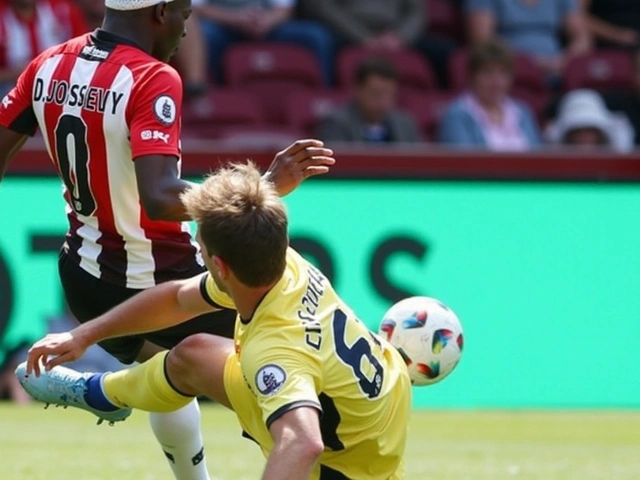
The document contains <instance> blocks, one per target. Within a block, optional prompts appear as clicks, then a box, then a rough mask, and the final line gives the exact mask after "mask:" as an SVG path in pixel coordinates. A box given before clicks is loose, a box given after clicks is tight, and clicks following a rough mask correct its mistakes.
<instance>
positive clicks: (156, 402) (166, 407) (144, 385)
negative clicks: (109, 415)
mask: <svg viewBox="0 0 640 480" xmlns="http://www.w3.org/2000/svg"><path fill="white" fill-rule="evenodd" d="M167 353H168V352H161V353H158V354H156V355H155V356H154V357H152V358H151V359H150V360H147V361H146V362H144V363H141V364H140V365H137V366H135V367H132V368H127V369H126V370H121V371H119V372H115V373H108V374H106V375H104V377H103V380H102V382H103V383H102V384H103V390H104V393H105V396H106V397H107V398H108V399H109V401H110V402H111V403H112V404H113V405H117V406H118V407H120V408H137V409H138V410H145V411H147V412H156V413H164V412H173V411H175V410H178V409H180V408H182V407H184V406H186V405H188V404H189V403H191V401H192V400H193V397H187V396H185V395H183V394H181V393H178V392H177V391H176V390H175V389H174V388H173V387H172V386H171V384H170V383H169V380H167V376H166V374H165V369H164V361H165V358H166V356H167Z"/></svg>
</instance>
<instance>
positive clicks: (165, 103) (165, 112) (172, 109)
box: [153, 95, 177, 127]
mask: <svg viewBox="0 0 640 480" xmlns="http://www.w3.org/2000/svg"><path fill="white" fill-rule="evenodd" d="M153 113H154V114H155V115H156V118H157V119H158V121H159V122H160V123H161V124H162V125H164V126H166V127H168V126H169V125H173V122H175V121H176V115H177V108H176V102H174V101H173V98H171V97H170V96H169V95H160V96H159V97H158V98H156V101H155V102H154V103H153Z"/></svg>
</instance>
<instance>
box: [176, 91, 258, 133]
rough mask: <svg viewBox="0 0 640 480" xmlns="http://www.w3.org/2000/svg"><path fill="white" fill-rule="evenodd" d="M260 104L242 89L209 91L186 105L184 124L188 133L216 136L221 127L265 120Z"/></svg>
mask: <svg viewBox="0 0 640 480" xmlns="http://www.w3.org/2000/svg"><path fill="white" fill-rule="evenodd" d="M263 117H264V116H263V113H262V110H261V108H260V105H259V103H258V102H257V101H256V99H255V98H253V96H252V95H250V94H247V93H246V92H243V91H240V90H231V89H220V90H215V91H212V92H210V93H209V94H208V95H207V97H206V98H203V99H202V100H200V101H199V102H198V104H197V105H196V106H193V105H192V106H185V112H184V115H183V117H182V123H183V126H184V131H185V135H186V136H196V137H205V138H216V137H217V136H218V132H219V130H220V129H222V128H227V127H230V126H252V125H260V124H263V123H264V118H263Z"/></svg>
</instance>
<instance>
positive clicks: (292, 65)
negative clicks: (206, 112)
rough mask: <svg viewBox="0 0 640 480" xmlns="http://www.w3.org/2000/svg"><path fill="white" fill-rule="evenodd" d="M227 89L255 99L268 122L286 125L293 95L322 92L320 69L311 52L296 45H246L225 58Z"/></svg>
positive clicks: (230, 51)
mask: <svg viewBox="0 0 640 480" xmlns="http://www.w3.org/2000/svg"><path fill="white" fill-rule="evenodd" d="M224 60H225V72H226V77H227V83H228V85H230V86H232V87H236V88H241V89H242V90H243V91H245V92H247V93H249V94H252V95H254V96H255V97H256V98H257V99H258V100H259V101H260V103H261V105H262V109H263V111H264V112H265V115H266V117H267V120H268V121H269V122H271V123H283V122H284V120H285V113H286V108H285V105H286V101H287V98H288V96H289V94H290V93H292V92H295V91H299V90H307V89H315V88H320V87H321V86H322V75H321V72H320V66H319V64H318V62H317V61H316V59H315V57H314V56H313V54H312V53H311V52H309V51H308V50H306V49H305V48H302V47H298V46H295V45H288V44H280V43H244V44H239V45H236V46H233V47H231V48H230V49H229V51H228V52H227V54H226V56H225V59H224Z"/></svg>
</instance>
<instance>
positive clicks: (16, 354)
mask: <svg viewBox="0 0 640 480" xmlns="http://www.w3.org/2000/svg"><path fill="white" fill-rule="evenodd" d="M28 349H29V346H28V345H26V344H23V345H20V346H18V347H16V348H15V349H14V350H12V351H10V352H7V356H6V357H5V359H4V362H3V363H0V400H11V401H12V402H15V403H29V402H30V401H31V397H30V396H29V394H28V393H27V392H25V391H24V389H23V388H22V386H21V385H20V382H19V381H18V378H17V377H16V376H15V374H14V373H13V372H14V371H15V369H16V367H17V366H18V365H20V364H21V363H22V362H23V361H24V360H25V359H26V358H27V350H28Z"/></svg>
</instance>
